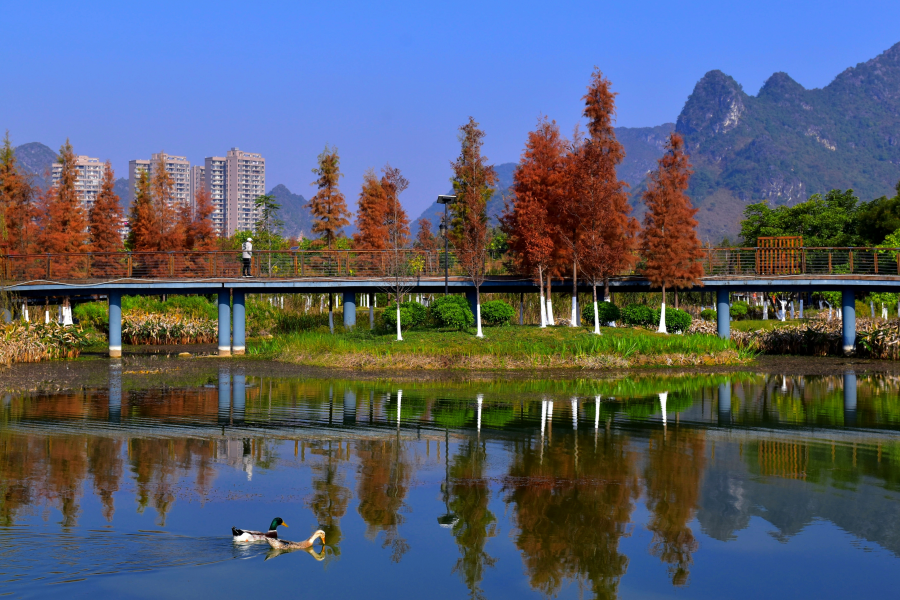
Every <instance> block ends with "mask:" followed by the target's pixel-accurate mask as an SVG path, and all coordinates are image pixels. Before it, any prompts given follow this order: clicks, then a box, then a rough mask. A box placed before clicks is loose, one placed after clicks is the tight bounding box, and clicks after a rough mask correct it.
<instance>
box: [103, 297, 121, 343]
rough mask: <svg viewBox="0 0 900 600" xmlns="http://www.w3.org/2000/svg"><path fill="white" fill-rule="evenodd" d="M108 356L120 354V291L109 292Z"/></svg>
mask: <svg viewBox="0 0 900 600" xmlns="http://www.w3.org/2000/svg"><path fill="white" fill-rule="evenodd" d="M106 297H107V298H108V299H109V357H110V358H120V357H121V356H122V292H109V293H108V294H107V295H106Z"/></svg>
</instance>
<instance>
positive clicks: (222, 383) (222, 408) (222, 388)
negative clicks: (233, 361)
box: [218, 367, 231, 425]
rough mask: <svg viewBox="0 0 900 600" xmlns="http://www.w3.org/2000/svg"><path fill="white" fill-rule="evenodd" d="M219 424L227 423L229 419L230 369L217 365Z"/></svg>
mask: <svg viewBox="0 0 900 600" xmlns="http://www.w3.org/2000/svg"><path fill="white" fill-rule="evenodd" d="M218 391H219V398H218V399H219V425H228V423H229V421H230V420H231V371H229V370H228V367H219V388H218Z"/></svg>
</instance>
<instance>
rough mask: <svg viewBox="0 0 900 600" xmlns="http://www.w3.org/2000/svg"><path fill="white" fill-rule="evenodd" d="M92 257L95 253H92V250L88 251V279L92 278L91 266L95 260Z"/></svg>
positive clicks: (86, 276)
mask: <svg viewBox="0 0 900 600" xmlns="http://www.w3.org/2000/svg"><path fill="white" fill-rule="evenodd" d="M92 257H93V254H91V253H90V252H88V255H87V274H86V275H85V278H86V279H90V278H91V266H92V263H93V260H91V259H92Z"/></svg>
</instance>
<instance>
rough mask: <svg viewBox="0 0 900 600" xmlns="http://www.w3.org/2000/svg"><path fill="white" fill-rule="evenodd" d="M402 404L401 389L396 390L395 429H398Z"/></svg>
mask: <svg viewBox="0 0 900 600" xmlns="http://www.w3.org/2000/svg"><path fill="white" fill-rule="evenodd" d="M402 406H403V390H397V429H400V408H401V407H402Z"/></svg>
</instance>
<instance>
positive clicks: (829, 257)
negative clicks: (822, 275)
mask: <svg viewBox="0 0 900 600" xmlns="http://www.w3.org/2000/svg"><path fill="white" fill-rule="evenodd" d="M828 274H829V275H831V250H829V251H828Z"/></svg>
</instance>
